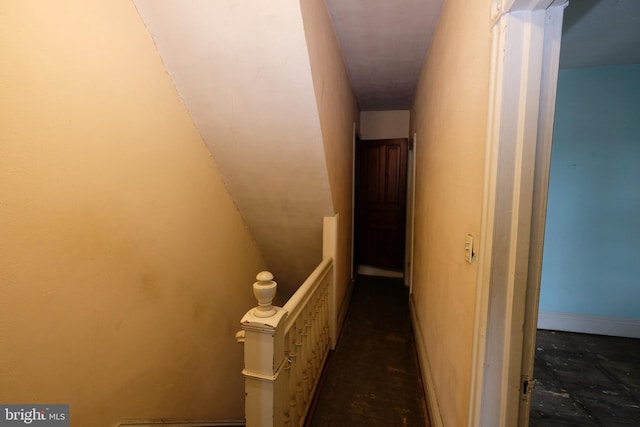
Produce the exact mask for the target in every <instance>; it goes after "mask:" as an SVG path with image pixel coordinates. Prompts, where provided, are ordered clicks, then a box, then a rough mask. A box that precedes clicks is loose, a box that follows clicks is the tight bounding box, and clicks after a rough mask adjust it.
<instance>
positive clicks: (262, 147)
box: [134, 0, 334, 297]
mask: <svg viewBox="0 0 640 427" xmlns="http://www.w3.org/2000/svg"><path fill="white" fill-rule="evenodd" d="M134 4H135V5H136V7H137V9H138V12H139V14H140V16H141V17H142V19H143V21H144V23H145V25H146V26H147V29H148V31H149V33H150V34H151V36H152V37H153V40H154V42H155V44H156V47H157V49H158V52H159V53H160V56H161V57H162V59H163V61H164V63H165V65H166V67H167V70H168V72H169V74H170V75H171V77H172V79H173V81H174V83H175V85H176V88H177V90H178V93H179V94H180V96H181V97H182V99H183V101H184V103H185V105H186V106H187V109H188V110H189V113H190V114H191V117H192V118H193V120H194V122H195V124H196V126H197V128H198V130H199V131H200V134H201V136H202V138H203V140H204V141H205V143H206V145H207V147H208V148H209V151H210V152H211V153H212V154H213V158H214V161H215V162H216V163H217V165H218V168H219V170H220V172H221V174H222V178H223V179H224V181H225V183H226V185H227V188H228V190H229V193H230V194H231V196H232V197H233V200H234V202H235V203H236V205H237V206H238V209H239V210H240V213H241V214H242V216H243V218H244V220H245V222H246V223H247V225H248V227H249V228H250V230H251V234H252V235H253V237H254V238H255V240H256V242H257V244H258V246H259V247H260V249H261V251H262V253H263V256H264V257H265V260H266V261H267V263H268V264H269V268H270V269H271V270H272V272H273V273H274V275H275V277H276V280H277V281H278V284H279V287H280V291H281V294H283V296H285V297H287V296H288V295H290V294H292V293H293V291H294V290H295V289H296V288H297V286H299V285H300V284H301V283H302V282H303V281H304V279H305V278H306V277H307V276H308V275H309V273H311V271H313V269H314V268H315V266H316V265H317V264H318V263H319V262H320V260H321V257H322V217H323V216H325V215H333V213H334V212H333V203H332V198H331V192H330V187H329V179H328V174H327V168H326V163H325V157H324V151H323V150H324V148H323V141H322V134H321V128H320V122H319V117H318V110H317V105H316V98H315V93H314V88H313V81H312V76H311V69H310V64H309V55H308V51H307V45H306V41H305V34H304V27H303V22H302V16H301V12H300V5H299V2H296V1H290V0H269V1H265V2H255V1H238V0H214V1H208V0H190V1H174V0H135V1H134ZM224 243H225V244H226V245H233V244H234V242H224ZM256 273H257V272H256ZM247 286H251V284H250V283H247Z"/></svg>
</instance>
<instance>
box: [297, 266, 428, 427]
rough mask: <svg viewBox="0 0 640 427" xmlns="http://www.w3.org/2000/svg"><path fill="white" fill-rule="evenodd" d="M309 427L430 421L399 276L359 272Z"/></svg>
mask: <svg viewBox="0 0 640 427" xmlns="http://www.w3.org/2000/svg"><path fill="white" fill-rule="evenodd" d="M319 390H320V391H319V392H318V396H317V400H316V402H315V406H314V407H313V408H312V412H311V413H310V417H309V420H310V421H308V422H307V425H308V426H312V427H323V426H335V427H344V426H384V427H392V426H400V427H404V426H415V427H424V426H428V425H429V424H428V421H425V419H426V404H425V400H424V392H423V389H422V385H421V382H420V373H419V370H418V365H417V359H416V356H415V349H414V345H413V338H412V332H411V321H410V318H409V305H408V288H407V287H406V286H404V284H403V283H402V280H401V279H389V278H381V277H372V276H358V279H357V281H356V284H355V287H354V290H353V296H352V300H351V306H350V307H349V312H348V314H347V319H346V321H345V324H344V327H343V331H342V336H341V337H340V340H339V342H338V345H337V347H336V350H335V351H334V352H333V353H332V354H331V356H330V358H329V361H328V363H327V366H326V368H325V373H324V377H323V379H322V382H321V384H320V388H319Z"/></svg>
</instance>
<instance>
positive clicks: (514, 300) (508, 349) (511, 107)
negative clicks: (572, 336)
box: [468, 0, 566, 427]
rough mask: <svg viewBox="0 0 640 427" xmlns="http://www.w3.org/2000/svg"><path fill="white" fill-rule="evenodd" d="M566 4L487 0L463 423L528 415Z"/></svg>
mask: <svg viewBox="0 0 640 427" xmlns="http://www.w3.org/2000/svg"><path fill="white" fill-rule="evenodd" d="M565 7H566V0H511V1H506V2H504V3H503V2H501V1H499V0H496V1H495V2H494V8H493V22H494V25H493V29H492V36H493V47H492V64H491V66H492V71H491V82H490V101H489V102H490V104H489V119H488V126H487V153H486V158H485V177H484V194H483V211H482V212H483V213H482V223H481V235H482V236H483V239H482V241H481V246H480V248H479V251H478V253H479V274H478V286H477V295H476V312H475V330H474V347H473V365H472V383H471V394H470V406H469V408H470V410H469V419H468V425H469V426H482V427H484V426H486V427H489V426H491V427H494V426H496V427H497V426H504V427H511V426H515V425H521V426H526V423H527V422H528V403H527V402H526V401H522V400H521V388H522V384H521V376H522V368H526V369H529V368H530V367H531V368H532V365H533V364H532V358H533V349H534V347H532V346H531V345H530V344H531V342H532V339H533V340H535V318H536V316H537V295H538V290H539V286H540V281H539V278H540V274H539V273H540V268H541V253H542V239H543V235H544V214H545V210H546V199H547V197H546V193H547V182H548V175H549V153H550V151H551V136H552V127H553V109H554V104H555V92H556V85H557V72H558V57H559V50H560V49H559V46H560V38H561V28H562V15H563V11H564V8H565ZM530 255H532V256H531V257H530ZM525 326H526V327H525ZM532 337H533V338H532ZM529 365H530V366H529ZM521 401H522V403H523V405H522V406H521ZM525 412H526V416H525ZM519 414H520V416H519ZM519 419H520V422H521V423H524V424H518V420H519Z"/></svg>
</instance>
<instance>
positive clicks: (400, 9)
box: [326, 0, 442, 111]
mask: <svg viewBox="0 0 640 427" xmlns="http://www.w3.org/2000/svg"><path fill="white" fill-rule="evenodd" d="M326 3H327V8H328V9H329V13H330V15H331V18H332V20H333V26H334V29H335V31H336V34H337V36H338V40H339V43H340V46H341V49H342V56H343V57H344V61H345V63H346V65H347V69H348V72H349V77H350V79H351V86H352V88H353V91H354V93H355V95H356V98H357V99H358V104H359V105H360V109H361V110H362V111H374V110H406V109H409V108H410V106H411V101H412V100H413V93H414V91H415V87H416V84H417V82H418V76H419V74H420V70H421V68H422V63H423V62H424V57H425V53H426V51H427V48H428V46H429V43H430V42H431V36H432V35H433V31H434V29H435V26H436V23H437V21H438V15H439V14H440V7H441V5H442V0H393V1H390V0H326Z"/></svg>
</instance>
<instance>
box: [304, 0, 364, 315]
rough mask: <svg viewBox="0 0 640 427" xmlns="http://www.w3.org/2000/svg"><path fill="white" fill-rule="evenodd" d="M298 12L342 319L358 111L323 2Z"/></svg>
mask: <svg viewBox="0 0 640 427" xmlns="http://www.w3.org/2000/svg"><path fill="white" fill-rule="evenodd" d="M300 11H301V13H302V20H303V23H304V32H305V38H306V41H307V49H308V52H309V63H310V65H311V75H312V78H313V87H314V92H315V97H316V103H317V105H318V116H319V119H320V127H321V130H322V141H323V146H324V157H325V159H326V164H327V172H328V174H329V183H330V185H331V197H332V201H333V209H334V212H336V213H338V214H339V215H340V217H339V219H338V221H339V223H338V259H337V260H336V270H337V273H336V275H337V281H338V282H337V287H336V299H337V301H338V307H337V308H338V310H339V311H340V312H342V313H345V312H346V306H345V305H344V302H345V297H346V296H347V292H348V289H349V286H350V284H351V245H352V238H351V237H352V231H351V217H352V207H351V199H352V197H353V192H352V184H351V181H352V176H353V124H354V123H355V124H356V126H357V125H358V123H359V122H360V118H359V110H358V104H357V102H356V98H355V96H354V94H353V91H352V90H351V84H350V82H349V76H348V74H347V70H346V67H345V65H344V62H343V59H342V53H341V51H340V47H339V45H338V40H337V39H336V35H335V32H334V30H333V25H332V23H331V20H330V17H329V12H328V10H327V7H326V4H325V2H324V1H322V0H301V1H300Z"/></svg>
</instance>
